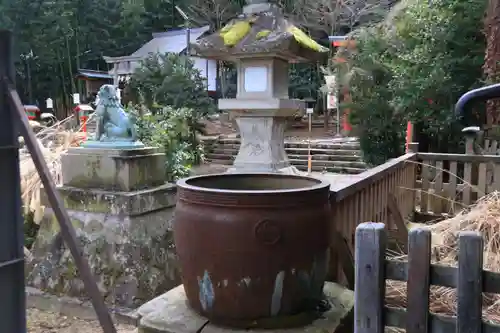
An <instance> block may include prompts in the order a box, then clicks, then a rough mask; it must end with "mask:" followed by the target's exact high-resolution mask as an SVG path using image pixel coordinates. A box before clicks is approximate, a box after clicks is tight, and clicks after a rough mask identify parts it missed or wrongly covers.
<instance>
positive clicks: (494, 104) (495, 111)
mask: <svg viewBox="0 0 500 333" xmlns="http://www.w3.org/2000/svg"><path fill="white" fill-rule="evenodd" d="M485 35H486V54H485V58H484V67H483V70H484V74H485V76H486V80H487V82H488V83H490V84H491V83H497V82H499V78H500V71H499V62H500V0H489V2H488V8H487V10H486V20H485ZM499 110H500V99H494V100H490V101H488V102H487V106H486V125H487V128H491V126H494V125H500V117H499Z"/></svg>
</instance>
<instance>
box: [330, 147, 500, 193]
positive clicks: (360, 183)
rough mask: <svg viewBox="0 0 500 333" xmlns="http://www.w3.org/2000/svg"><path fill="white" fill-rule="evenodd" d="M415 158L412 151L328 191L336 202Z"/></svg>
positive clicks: (334, 185)
mask: <svg viewBox="0 0 500 333" xmlns="http://www.w3.org/2000/svg"><path fill="white" fill-rule="evenodd" d="M499 157H500V156H499ZM415 159H416V154H413V153H412V154H405V155H403V156H400V157H397V158H394V159H392V160H389V161H387V162H385V163H384V164H381V165H379V166H376V167H374V168H371V169H368V170H366V171H364V172H362V173H360V174H358V175H356V176H354V177H352V178H350V179H349V181H345V182H341V183H339V184H335V183H332V185H331V186H330V191H332V192H335V200H337V202H338V201H340V200H343V199H344V198H346V197H348V196H350V195H351V194H353V193H356V192H358V191H361V190H364V189H365V188H366V187H368V186H369V185H370V184H374V183H376V182H378V181H379V180H381V179H384V178H385V177H387V175H388V174H391V173H393V172H394V170H396V169H400V168H402V167H403V166H404V164H405V163H406V162H407V161H414V160H415Z"/></svg>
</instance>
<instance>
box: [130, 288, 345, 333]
mask: <svg viewBox="0 0 500 333" xmlns="http://www.w3.org/2000/svg"><path fill="white" fill-rule="evenodd" d="M324 293H325V295H326V298H327V299H328V301H329V302H330V304H331V305H332V307H331V309H330V310H328V311H326V312H324V313H323V316H322V317H321V318H319V319H317V320H315V321H314V322H313V323H311V324H310V325H307V326H305V327H300V328H293V329H279V330H265V332H266V333H304V332H306V333H318V332H334V331H335V329H336V328H337V327H338V326H339V325H340V322H341V320H342V319H343V318H344V317H345V316H346V315H347V314H348V313H349V311H350V310H351V309H352V308H353V306H354V292H353V291H351V290H349V289H346V288H344V287H342V286H340V285H338V284H336V283H332V282H327V283H325V288H324ZM137 311H138V314H139V315H140V316H141V319H140V322H139V332H140V333H193V332H199V333H232V332H234V333H236V332H241V333H243V332H245V333H257V332H263V331H262V330H260V331H259V330H245V329H229V328H221V327H218V326H215V325H212V324H210V323H209V322H208V320H207V319H206V318H204V317H201V316H200V315H198V314H197V313H196V312H194V311H193V310H191V309H190V308H189V307H188V305H187V298H186V294H185V292H184V287H183V286H182V285H180V286H178V287H176V288H174V289H172V290H171V291H169V292H167V293H165V294H163V295H161V296H159V297H157V298H155V299H153V300H151V301H149V302H148V303H146V304H144V305H142V306H141V307H140V308H139V309H138V310H137Z"/></svg>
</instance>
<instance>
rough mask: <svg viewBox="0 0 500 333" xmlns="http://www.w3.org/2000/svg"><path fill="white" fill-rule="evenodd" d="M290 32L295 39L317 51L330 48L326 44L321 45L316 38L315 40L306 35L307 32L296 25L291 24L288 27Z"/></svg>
mask: <svg viewBox="0 0 500 333" xmlns="http://www.w3.org/2000/svg"><path fill="white" fill-rule="evenodd" d="M288 32H290V33H291V34H292V35H293V37H294V38H295V40H296V41H297V42H298V43H299V44H300V45H302V46H304V47H307V48H309V49H311V50H314V51H317V52H326V51H328V49H327V48H326V47H324V46H321V45H319V44H318V43H317V42H316V41H315V40H313V39H312V38H311V37H309V36H308V35H306V33H305V32H304V31H302V30H300V29H299V28H297V27H296V26H293V25H292V26H290V28H288Z"/></svg>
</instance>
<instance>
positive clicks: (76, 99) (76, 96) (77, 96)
mask: <svg viewBox="0 0 500 333" xmlns="http://www.w3.org/2000/svg"><path fill="white" fill-rule="evenodd" d="M73 104H80V94H73Z"/></svg>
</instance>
